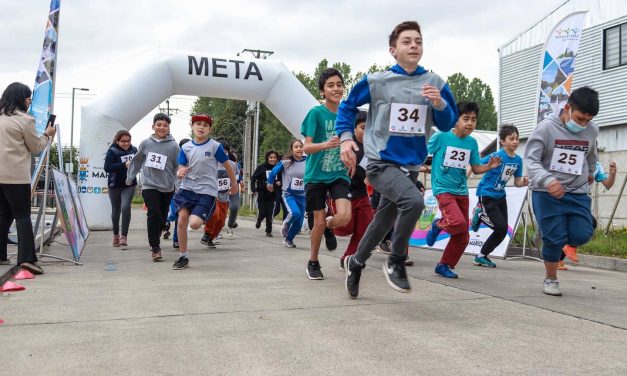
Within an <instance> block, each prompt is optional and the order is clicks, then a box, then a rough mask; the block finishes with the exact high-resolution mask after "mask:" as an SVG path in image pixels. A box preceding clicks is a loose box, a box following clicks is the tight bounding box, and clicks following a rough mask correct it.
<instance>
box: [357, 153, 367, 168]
mask: <svg viewBox="0 0 627 376" xmlns="http://www.w3.org/2000/svg"><path fill="white" fill-rule="evenodd" d="M359 166H360V167H361V168H363V169H364V170H365V169H366V167H368V158H366V157H365V156H364V157H363V158H361V162H359Z"/></svg>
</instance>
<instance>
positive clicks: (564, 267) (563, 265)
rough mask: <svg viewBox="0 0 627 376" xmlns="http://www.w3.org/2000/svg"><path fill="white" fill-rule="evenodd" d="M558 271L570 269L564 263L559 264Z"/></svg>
mask: <svg viewBox="0 0 627 376" xmlns="http://www.w3.org/2000/svg"><path fill="white" fill-rule="evenodd" d="M557 270H568V267H567V266H566V265H565V264H564V261H560V262H558V263H557Z"/></svg>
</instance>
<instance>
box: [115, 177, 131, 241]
mask: <svg viewBox="0 0 627 376" xmlns="http://www.w3.org/2000/svg"><path fill="white" fill-rule="evenodd" d="M133 193H135V186H134V185H131V186H129V187H125V188H109V201H111V222H112V223H113V235H118V234H119V233H120V214H121V215H122V236H126V235H128V227H129V225H130V223H131V201H133Z"/></svg>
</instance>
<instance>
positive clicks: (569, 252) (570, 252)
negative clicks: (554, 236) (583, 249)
mask: <svg viewBox="0 0 627 376" xmlns="http://www.w3.org/2000/svg"><path fill="white" fill-rule="evenodd" d="M562 252H564V254H565V255H566V257H568V258H569V259H571V260H572V262H579V256H577V247H573V246H572V245H568V244H567V245H565V246H564V248H562Z"/></svg>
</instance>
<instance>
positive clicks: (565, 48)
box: [537, 12, 586, 123]
mask: <svg viewBox="0 0 627 376" xmlns="http://www.w3.org/2000/svg"><path fill="white" fill-rule="evenodd" d="M585 17H586V12H577V13H572V14H570V15H568V16H566V17H565V18H564V19H562V20H561V21H560V22H559V23H558V24H557V25H556V26H555V28H554V29H553V30H552V31H551V34H549V38H548V39H547V41H546V43H545V44H544V50H543V51H542V55H541V56H542V58H541V59H542V61H541V64H540V85H539V86H540V87H539V88H538V94H539V100H538V117H537V122H538V123H540V122H541V121H542V120H544V119H545V118H546V117H547V116H549V115H551V114H553V113H559V111H560V110H561V109H562V108H564V105H565V104H566V102H567V101H568V98H569V97H570V93H571V91H572V84H573V75H574V73H575V61H576V59H577V53H578V52H579V42H580V40H581V33H582V31H583V22H584V19H585Z"/></svg>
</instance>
